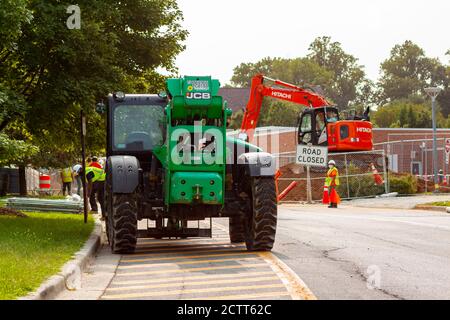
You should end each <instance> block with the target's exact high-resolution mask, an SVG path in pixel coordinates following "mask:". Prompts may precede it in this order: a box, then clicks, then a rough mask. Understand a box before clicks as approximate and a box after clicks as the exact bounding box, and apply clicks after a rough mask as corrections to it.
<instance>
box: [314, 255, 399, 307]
mask: <svg viewBox="0 0 450 320" xmlns="http://www.w3.org/2000/svg"><path fill="white" fill-rule="evenodd" d="M342 249H346V247H343V248H334V249H330V250H323V251H322V255H323V256H324V257H325V258H327V259H329V260H332V261H336V262H343V263H346V264H349V265H350V267H353V269H354V270H355V274H356V275H357V276H359V278H360V279H361V280H362V281H364V282H365V283H367V281H368V278H367V276H366V275H365V273H364V272H362V271H361V269H360V268H359V266H358V265H356V264H355V263H354V262H352V261H349V260H345V259H338V258H333V257H331V256H330V252H336V251H339V250H342ZM373 290H377V291H379V292H381V293H383V294H385V295H387V296H390V297H392V298H395V299H398V300H405V299H404V298H403V297H401V296H399V295H397V294H395V293H391V292H389V291H387V290H386V289H382V288H374V289H373Z"/></svg>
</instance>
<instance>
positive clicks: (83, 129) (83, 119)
mask: <svg viewBox="0 0 450 320" xmlns="http://www.w3.org/2000/svg"><path fill="white" fill-rule="evenodd" d="M80 120H81V121H80V126H81V128H80V129H81V130H80V139H81V158H82V164H81V165H82V167H83V169H82V170H83V174H82V176H81V182H82V185H83V211H84V223H87V221H88V203H87V202H88V198H87V188H86V115H85V114H84V111H83V109H81V112H80Z"/></svg>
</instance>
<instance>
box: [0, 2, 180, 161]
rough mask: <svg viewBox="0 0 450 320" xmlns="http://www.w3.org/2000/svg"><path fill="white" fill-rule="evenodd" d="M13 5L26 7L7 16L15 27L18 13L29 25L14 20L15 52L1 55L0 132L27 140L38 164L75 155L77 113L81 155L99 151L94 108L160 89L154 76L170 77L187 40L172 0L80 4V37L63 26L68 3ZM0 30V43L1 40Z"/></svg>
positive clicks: (9, 48)
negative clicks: (84, 123) (83, 127)
mask: <svg viewBox="0 0 450 320" xmlns="http://www.w3.org/2000/svg"><path fill="white" fill-rule="evenodd" d="M6 3H7V4H8V3H9V4H10V3H12V1H10V0H8V1H6ZM20 3H21V4H23V5H25V7H23V6H22V7H20V6H17V8H15V9H14V8H13V10H15V11H14V15H13V16H14V17H16V19H19V18H20V16H21V14H19V13H20V12H21V11H20V10H22V9H24V8H25V9H26V10H27V12H32V13H33V16H32V23H27V20H23V19H22V18H20V20H17V21H16V23H15V24H14V25H19V26H20V32H18V34H19V36H17V37H16V38H15V39H14V41H15V44H14V46H6V47H3V48H2V49H1V51H0V57H2V59H3V60H2V64H1V65H0V88H2V89H0V90H1V91H0V103H1V106H2V114H1V115H0V117H1V118H0V131H3V132H6V133H7V134H8V135H9V136H10V137H11V138H15V139H20V140H25V139H27V138H30V137H32V138H33V142H34V143H35V144H37V145H38V146H39V147H40V153H41V157H40V158H41V159H43V160H45V159H46V158H47V159H51V161H49V162H51V163H53V164H54V165H56V164H57V163H58V162H61V161H59V160H58V159H63V158H64V159H65V158H67V157H68V158H72V159H73V157H74V156H75V155H76V154H77V153H78V152H79V151H78V150H79V142H78V140H79V139H78V137H79V131H78V126H79V112H80V109H82V108H83V109H85V110H86V111H87V112H88V115H89V126H88V140H87V142H88V148H89V149H90V150H92V151H93V152H99V151H102V149H104V142H103V141H104V140H105V139H104V136H105V128H104V125H103V121H101V118H100V116H99V115H97V114H95V112H93V110H94V105H95V103H96V102H98V101H99V100H101V99H102V98H104V97H105V96H106V94H107V93H108V92H111V91H116V90H124V91H125V90H126V91H129V92H135V91H138V90H152V91H153V90H157V89H161V88H162V87H163V79H164V77H162V76H161V75H159V74H158V73H157V72H156V71H155V70H157V69H158V68H161V69H166V70H168V71H169V72H174V71H175V70H176V69H175V65H174V61H175V57H176V55H177V54H178V53H180V52H181V51H182V50H183V49H184V46H183V45H182V41H183V40H184V39H185V38H186V36H187V32H186V31H185V30H184V29H183V28H182V27H181V20H182V14H181V11H180V10H179V9H178V6H177V4H176V1H175V0H134V1H119V0H113V1H106V0H102V1H95V2H93V1H88V0H81V1H78V5H79V6H80V8H81V30H69V29H68V28H67V26H66V20H67V18H68V16H69V14H67V12H66V10H67V7H68V6H69V4H70V3H69V2H66V1H62V2H60V1H59V2H49V1H46V0H28V1H20ZM3 5H4V2H3V1H2V7H0V12H1V13H0V16H1V14H5V11H4V10H6V9H5V7H4V6H3ZM1 26H2V31H0V35H1V34H4V33H5V34H8V32H3V30H5V29H3V25H1ZM2 97H3V99H2ZM2 101H3V102H2ZM4 106H6V108H3V107H4ZM24 132H27V133H29V135H30V137H27V136H23V133H24ZM49 155H53V156H52V157H51V158H48V156H49ZM60 155H64V157H61V156H60ZM64 161H65V160H64ZM64 161H62V162H64ZM67 161H70V159H69V160H67Z"/></svg>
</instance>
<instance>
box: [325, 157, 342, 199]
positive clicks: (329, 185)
mask: <svg viewBox="0 0 450 320" xmlns="http://www.w3.org/2000/svg"><path fill="white" fill-rule="evenodd" d="M328 168H329V169H328V172H327V177H326V178H325V186H324V194H323V199H322V202H323V203H325V204H329V206H328V208H337V205H338V203H340V202H341V198H340V197H339V194H338V193H337V191H336V187H337V186H339V171H338V169H337V168H336V162H335V161H334V160H330V161H329V162H328Z"/></svg>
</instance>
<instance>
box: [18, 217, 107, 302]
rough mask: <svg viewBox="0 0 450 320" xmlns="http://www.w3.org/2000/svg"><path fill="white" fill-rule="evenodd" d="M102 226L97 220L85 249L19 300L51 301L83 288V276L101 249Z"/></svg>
mask: <svg viewBox="0 0 450 320" xmlns="http://www.w3.org/2000/svg"><path fill="white" fill-rule="evenodd" d="M101 235H102V224H101V222H100V221H99V220H98V219H95V225H94V230H93V231H92V233H91V235H90V237H89V239H88V240H87V242H86V243H85V244H84V246H83V248H82V249H81V250H80V251H78V252H77V253H76V254H75V256H74V258H73V259H72V260H70V261H69V262H67V263H66V264H65V265H64V266H63V267H62V269H61V271H60V272H59V273H58V274H56V275H54V276H52V277H50V278H49V279H48V280H47V281H45V282H44V283H43V284H42V285H41V286H40V287H39V288H38V289H37V290H36V291H35V292H33V293H30V294H29V295H27V296H25V297H22V298H20V299H19V300H51V299H54V298H55V297H56V296H57V295H58V294H59V293H61V292H62V291H64V290H71V291H72V290H77V289H80V288H81V276H82V273H83V272H84V271H85V270H86V267H87V266H88V265H89V262H90V261H91V260H92V259H93V258H94V256H95V254H96V252H97V250H98V249H99V248H100V244H101Z"/></svg>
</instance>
